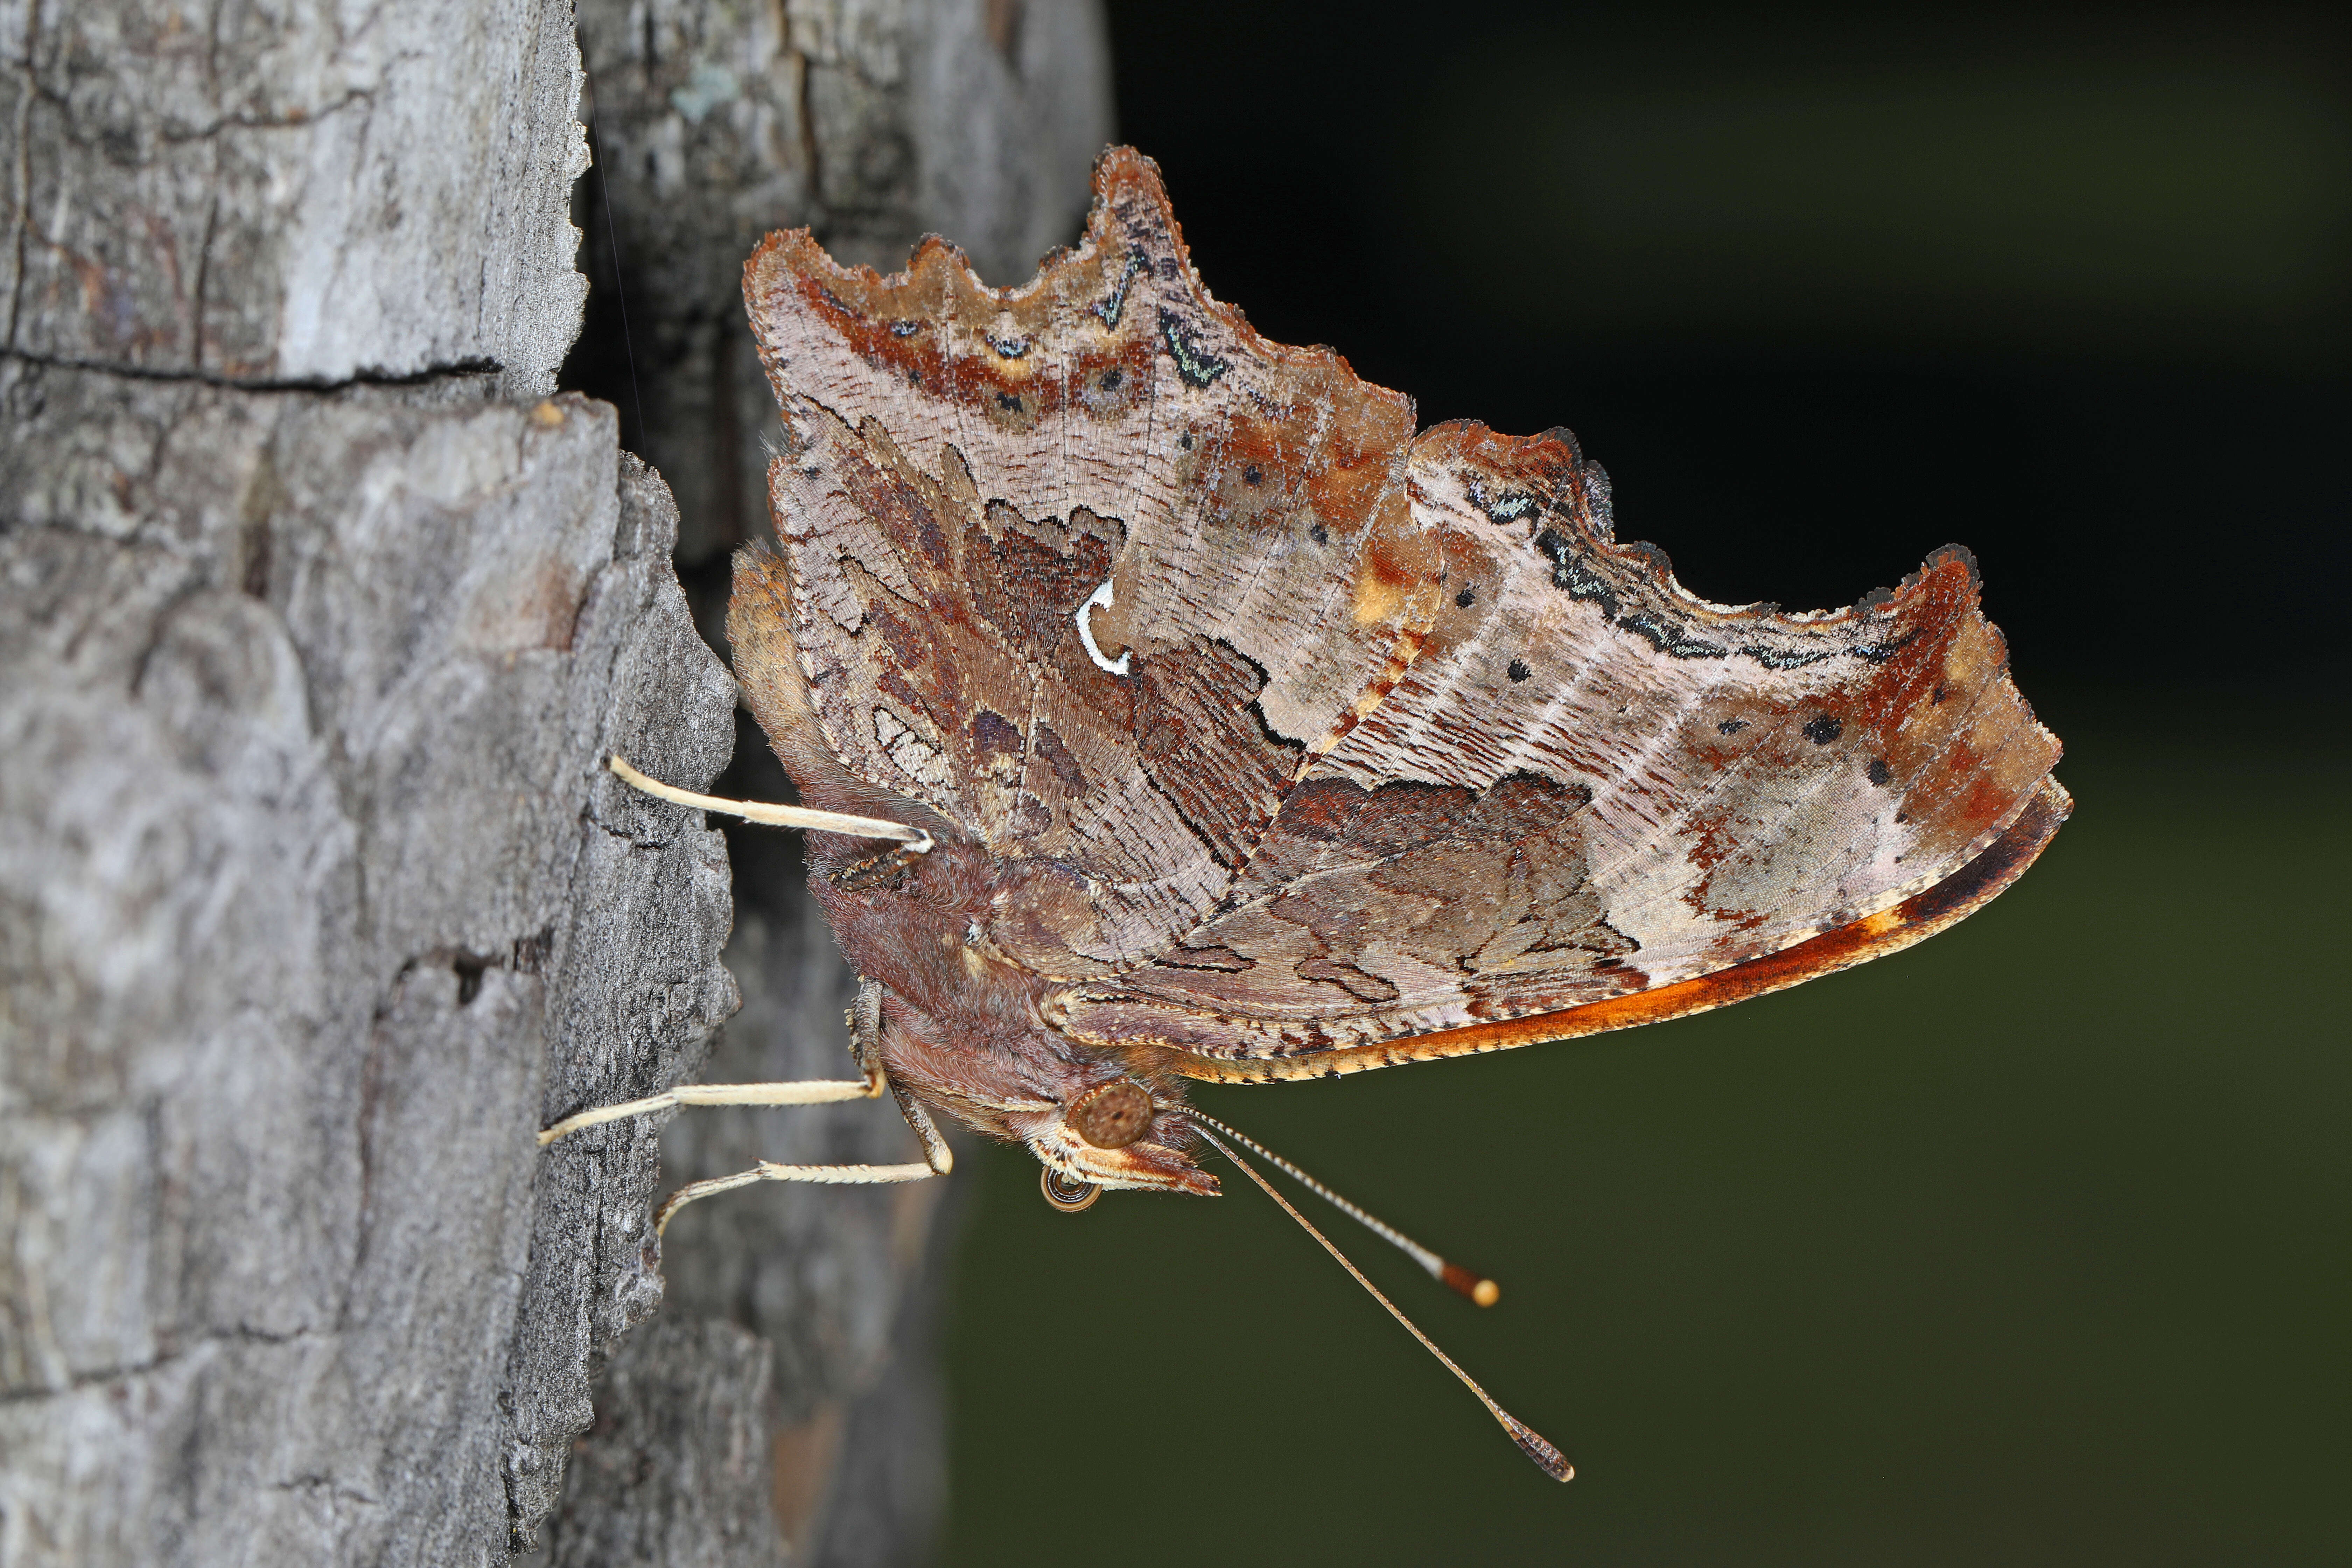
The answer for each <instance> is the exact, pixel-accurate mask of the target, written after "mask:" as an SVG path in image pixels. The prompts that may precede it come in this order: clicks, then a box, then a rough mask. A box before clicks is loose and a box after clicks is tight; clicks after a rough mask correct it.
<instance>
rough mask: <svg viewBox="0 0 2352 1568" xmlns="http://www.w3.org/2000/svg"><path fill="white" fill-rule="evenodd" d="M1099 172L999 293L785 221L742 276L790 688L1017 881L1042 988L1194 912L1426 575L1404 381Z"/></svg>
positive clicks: (1113, 156) (1261, 825) (1005, 934)
mask: <svg viewBox="0 0 2352 1568" xmlns="http://www.w3.org/2000/svg"><path fill="white" fill-rule="evenodd" d="M1096 182H1097V196H1096V203H1095V207H1094V210H1093V213H1092V215H1091V216H1090V218H1089V220H1088V227H1087V236H1086V238H1085V241H1084V243H1082V244H1081V245H1080V246H1079V247H1077V248H1076V250H1073V251H1067V252H1064V253H1062V254H1060V255H1059V256H1057V257H1055V258H1049V259H1048V261H1047V263H1046V265H1045V268H1043V270H1042V271H1041V272H1040V273H1039V275H1038V276H1037V278H1035V279H1033V280H1032V281H1030V282H1029V283H1027V284H1024V285H1023V286H1021V287H1019V288H1017V289H1003V290H998V289H989V288H987V287H986V286H985V285H983V284H982V283H981V282H980V280H979V279H977V278H976V277H974V276H973V275H972V273H971V268H969V267H968V266H967V265H966V264H965V262H964V259H963V258H962V256H961V253H960V252H959V251H957V250H956V249H955V248H954V247H951V246H949V245H946V244H945V243H943V242H940V241H938V240H936V239H933V240H929V241H926V242H925V243H924V244H923V245H922V246H921V247H919V248H918V249H917V251H916V252H915V255H914V257H913V258H912V260H911V262H910V264H909V266H908V270H907V271H906V272H904V273H901V274H898V275H895V276H891V277H884V276H881V275H879V274H877V273H876V272H874V271H873V270H872V269H870V268H842V267H838V266H836V265H835V263H834V262H833V261H832V259H831V258H829V257H827V256H826V255H825V254H824V250H823V249H822V247H819V246H817V245H816V244H815V243H814V240H813V239H812V238H810V237H809V236H808V235H807V233H806V232H805V231H796V232H793V233H788V234H781V235H773V236H771V237H769V238H768V239H767V241H766V242H765V243H763V244H762V245H761V247H760V248H759V250H758V251H757V252H755V253H754V255H753V256H752V258H751V261H750V263H749V264H748V265H747V268H746V270H745V277H744V290H745V297H746V301H747V303H748V305H749V306H750V309H751V320H752V325H753V329H754V333H755V336H756V337H757V339H758V342H759V346H760V352H761V358H762V361H763V363H765V365H766V367H767V370H768V374H769V376H770V379H771V381H772V384H773V385H774V388H775V390H776V394H777V397H778V401H779V403H780V405H781V406H782V410H783V413H784V421H785V427H786V437H787V451H786V453H785V455H783V456H782V457H780V458H778V459H777V460H776V462H775V463H774V464H772V466H771V469H770V497H771V502H772V508H773V510H774V512H775V516H776V519H777V530H778V533H779V535H780V538H781V540H782V547H783V549H782V554H783V558H784V560H785V562H786V563H787V565H788V567H789V570H790V574H791V593H790V595H789V599H790V611H791V614H792V616H793V638H794V641H795V643H796V644H797V646H798V647H799V649H800V654H801V659H802V664H803V675H804V685H805V688H806V690H807V692H808V696H809V708H810V710H812V711H813V712H814V716H815V718H816V719H817V721H818V722H819V724H820V726H821V728H822V730H823V732H824V738H825V742H826V743H827V745H828V747H829V749H830V750H831V752H832V753H833V755H834V756H835V759H836V760H837V761H838V762H839V763H841V765H842V766H843V767H844V768H845V769H846V770H847V771H848V773H851V774H853V775H856V776H857V777H860V778H862V779H864V780H865V781H866V783H867V784H870V785H872V786H873V787H875V788H877V789H881V790H884V791H887V792H895V793H897V794H898V795H902V796H905V797H907V798H908V799H911V800H915V801H919V802H922V803H924V804H925V805H929V806H930V807H931V808H933V809H935V810H936V811H938V812H939V813H940V814H941V815H942V816H946V817H947V818H949V819H950V821H952V822H954V823H956V824H958V825H960V826H961V828H962V829H963V830H964V831H965V832H966V833H968V834H970V835H971V837H974V838H976V839H978V840H979V841H980V842H981V843H982V844H983V845H984V846H985V847H987V849H988V850H989V851H990V852H991V853H992V855H995V856H997V857H999V858H1003V859H1004V860H1006V861H1008V862H1013V863H1014V865H1015V866H1016V868H1018V869H1017V872H1016V874H1017V875H1018V876H1024V877H1027V878H1028V879H1030V882H1031V883H1033V884H1034V885H1025V886H1023V887H1021V888H1018V889H1015V892H1014V894H1013V896H1012V897H1009V898H1008V899H1007V900H1005V905H1004V907H1005V910H1006V913H1005V916H1004V918H1003V920H1002V921H999V922H997V924H996V925H994V926H993V927H992V929H991V931H990V933H989V934H990V937H991V940H992V942H994V944H995V946H996V947H997V949H998V950H999V951H1000V952H1003V954H1004V955H1006V956H1007V957H1010V958H1012V959H1013V960H1014V961H1015V962H1017V963H1023V964H1024V965H1027V966H1028V967H1031V968H1033V969H1034V970H1035V971H1037V972H1038V973H1045V974H1049V975H1085V974H1092V973H1103V972H1104V971H1106V970H1107V969H1113V968H1118V967H1121V966H1125V965H1128V964H1131V963H1136V962H1139V961H1140V959H1141V958H1142V957H1143V956H1145V955H1147V954H1148V953H1150V952H1153V951H1157V950H1158V949H1160V948H1161V947H1164V946H1165V945H1166V944H1167V943H1169V942H1171V941H1172V940H1173V939H1174V937H1175V936H1176V934H1177V933H1179V932H1181V931H1183V930H1186V929H1188V928H1189V927H1191V926H1193V925H1195V924H1197V923H1198V922H1199V921H1201V920H1202V919H1204V918H1206V916H1207V915H1208V914H1209V913H1210V912H1211V911H1212V910H1213V909H1214V908H1215V907H1216V905H1217V904H1218V903H1219V902H1220V901H1221V900H1223V898H1224V897H1225V896H1226V894H1227V892H1228V891H1229V889H1230V887H1231V885H1232V881H1233V879H1234V876H1235V874H1236V872H1237V870H1238V868H1239V867H1241V866H1242V865H1243V864H1244V863H1245V862H1246V860H1247V859H1248V858H1249V857H1250V855H1251V854H1252V853H1253V852H1254V850H1255V847H1256V845H1257V842H1258V840H1259V838H1260V837H1261V836H1262V835H1263V834H1264V832H1265V829H1266V827H1267V826H1268V825H1269V824H1270V823H1271V822H1272V821H1273V820H1274V817H1275V815H1276V812H1277V811H1278V809H1279V808H1280V805H1281V801H1282V798H1283V795H1285V794H1286V792H1287V791H1288V789H1289V788H1290V787H1291V785H1292V784H1294V783H1295V782H1296V780H1297V776H1298V774H1299V772H1300V771H1301V769H1302V768H1303V767H1305V766H1306V765H1307V764H1308V763H1310V762H1311V761H1312V759H1313V758H1315V757H1317V756H1318V755H1321V754H1323V753H1325V752H1328V751H1329V750H1330V749H1331V748H1332V746H1334V745H1335V744H1337V743H1338V742H1339V739H1340V737H1341V736H1342V735H1344V734H1345V732H1346V731H1347V730H1348V729H1349V727H1350V726H1352V725H1353V724H1354V723H1355V722H1356V721H1357V719H1358V717H1359V716H1360V713H1361V712H1362V711H1364V710H1368V709H1369V708H1370V707H1371V706H1373V705H1375V704H1376V703H1377V702H1378V701H1379V700H1380V698H1381V696H1382V695H1384V694H1385V693H1386V692H1387V690H1388V689H1390V688H1391V686H1393V684H1394V683H1395V682H1396V681H1397V680H1398V679H1401V678H1402V675H1403V673H1404V671H1405V669H1406V668H1407V667H1408V666H1409V664H1410V663H1411V661H1412V656H1413V654H1414V652H1415V651H1416V650H1417V649H1418V647H1419V646H1420V640H1421V638H1422V637H1423V636H1424V635H1425V634H1426V632H1427V629H1428V626H1429V625H1430V623H1431V621H1432V619H1433V614H1434V606H1435V604H1436V597H1437V587H1438V584H1437V577H1438V573H1439V563H1438V559H1437V552H1436V550H1435V548H1434V546H1433V544H1432V543H1430V542H1429V541H1428V540H1427V539H1426V538H1425V536H1424V532H1423V530H1421V529H1420V528H1419V527H1418V525H1417V524H1416V521H1415V520H1414V518H1413V516H1412V510H1411V507H1410V504H1409V501H1408V498H1407V495H1406V491H1405V485H1404V458H1405V451H1406V447H1407V443H1408V442H1409V441H1410V439H1411V437H1412V404H1411V402H1410V400H1408V399H1406V398H1404V397H1402V395H1399V394H1396V393H1392V392H1389V391H1386V390H1384V389H1381V388H1379V387H1373V386H1370V385H1368V384H1364V383H1362V382H1360V381H1359V380H1357V379H1356V377H1355V376H1354V375H1353V374H1352V373H1351V372H1350V371H1349V368H1348V366H1347V363H1346V362H1345V361H1344V360H1342V359H1340V358H1339V356H1338V355H1337V354H1334V353H1331V352H1330V351H1328V350H1326V349H1292V348H1285V347H1281V346H1279V345H1275V344H1270V343H1267V342H1265V340H1264V339H1263V338H1261V337H1259V335H1258V334H1257V333H1256V332H1255V331H1252V330H1251V329H1250V328H1249V326H1248V324H1247V323H1246V322H1245V321H1243V320H1242V318H1241V316H1240V314H1239V313H1238V312H1237V311H1234V310H1232V309H1230V308H1229V307H1226V306H1223V305H1221V304H1219V303H1217V302H1216V301H1215V300H1213V299H1212V298H1210V296H1209V294H1208V292H1207V290H1206V289H1204V288H1202V285H1201V283H1200V280H1199V279H1198V277H1197V276H1196V275H1195V274H1194V273H1193V271H1192V267H1191V264H1190V261H1189V260H1188V258H1187V257H1186V254H1185V251H1184V247H1183V242H1182V237H1181V234H1180V232H1179V231H1178V229H1177V226H1176V223H1175V220H1174V217H1173V216H1172V215H1171V213H1170V211H1169V207H1168V203H1167V198H1166V195H1165V194H1164V192H1163V191H1162V190H1161V188H1160V180H1159V176H1158V174H1157V171H1156V170H1155V169H1154V167H1153V166H1152V164H1151V163H1150V160H1148V159H1144V158H1142V157H1140V156H1139V155H1138V154H1136V153H1132V152H1131V151H1128V150H1124V149H1119V150H1114V151H1113V152H1112V153H1108V154H1106V155H1105V157H1104V158H1103V160H1102V161H1101V163H1099V164H1098V165H1097V171H1096ZM1080 616H1086V617H1087V619H1086V621H1085V623H1084V624H1085V627H1086V630H1087V636H1086V637H1081V636H1080V635H1079V634H1080V625H1081V623H1080V618H1079V617H1080ZM1089 641H1091V644H1092V647H1089V646H1088V643H1089ZM781 749H782V743H781V742H780V750H781ZM802 783H803V788H807V787H808V786H809V783H810V781H807V780H803V781H802Z"/></svg>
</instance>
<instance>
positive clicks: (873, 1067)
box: [654, 980, 955, 1235]
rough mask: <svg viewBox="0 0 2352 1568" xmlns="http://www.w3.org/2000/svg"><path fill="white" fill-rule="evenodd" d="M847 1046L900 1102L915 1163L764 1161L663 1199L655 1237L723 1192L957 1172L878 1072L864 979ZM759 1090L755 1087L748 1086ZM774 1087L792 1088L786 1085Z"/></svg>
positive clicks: (873, 993)
mask: <svg viewBox="0 0 2352 1568" xmlns="http://www.w3.org/2000/svg"><path fill="white" fill-rule="evenodd" d="M849 1048H850V1049H851V1050H852V1051H853V1052H855V1053H856V1057H857V1065H858V1068H860V1070H862V1071H863V1072H864V1074H865V1075H866V1076H865V1079H864V1081H865V1082H866V1083H869V1084H872V1085H873V1086H874V1088H873V1089H872V1090H870V1091H868V1092H872V1093H879V1092H880V1091H881V1090H882V1089H884V1088H885V1087H887V1088H888V1089H889V1090H890V1098H891V1099H893V1100H897V1101H898V1113H899V1114H900V1115H902V1116H904V1117H905V1118H906V1119H907V1125H908V1127H910V1128H912V1129H913V1130H914V1133H915V1137H916V1138H917V1140H918V1141H919V1142H921V1143H922V1145H923V1158H922V1160H921V1162H920V1163H908V1164H904V1165H779V1164H777V1163H775V1162H774V1161H772V1160H762V1161H761V1162H760V1163H759V1164H758V1165H756V1166H754V1167H753V1168H751V1170H748V1171H742V1172H739V1173H736V1174H734V1175H732V1176H714V1177H712V1178H711V1179H710V1180H709V1181H707V1182H689V1183H688V1184H686V1185H685V1186H682V1187H680V1188H678V1190H677V1191H676V1192H674V1193H672V1194H670V1195H669V1196H668V1197H667V1198H665V1199H664V1200H662V1206H661V1207H660V1209H659V1210H657V1211H656V1213H655V1215H654V1233H655V1234H656V1235H659V1234H660V1233H661V1231H662V1229H663V1227H664V1226H667V1225H668V1224H669V1218H670V1215H674V1214H676V1213H677V1211H678V1210H679V1209H681V1208H684V1207H685V1206H686V1205H688V1204H690V1203H692V1202H693V1201H694V1200H695V1199H697V1198H707V1197H709V1195H710V1194H713V1193H723V1192H727V1191H730V1189H732V1188H735V1187H744V1186H749V1185H751V1184H752V1183H753V1182H819V1183H824V1184H831V1185H861V1186H862V1185H866V1184H871V1183H877V1182H919V1181H922V1180H924V1179H925V1178H926V1177H929V1176H944V1175H946V1174H947V1173H949V1172H950V1171H951V1170H953V1169H954V1168H955V1155H954V1153H953V1152H950V1150H949V1148H948V1143H947V1140H946V1139H944V1138H942V1137H940V1130H939V1128H938V1127H937V1126H936V1125H934V1124H933V1123H932V1121H931V1118H930V1114H929V1112H928V1111H926V1110H924V1109H923V1108H922V1107H921V1106H920V1105H919V1104H917V1103H916V1100H915V1097H914V1096H913V1095H911V1094H909V1093H908V1092H907V1089H906V1087H905V1086H904V1085H902V1084H898V1083H893V1082H891V1081H890V1079H889V1077H888V1075H887V1074H886V1073H885V1072H884V1071H883V1070H882V987H880V986H879V985H877V984H875V983H874V982H873V981H871V980H868V981H866V983H865V984H863V985H861V986H860V987H859V988H858V992H857V1005H856V1006H855V1007H853V1008H851V1009H850V1012H849ZM749 1087H758V1086H749ZM778 1087H791V1086H789V1085H784V1086H778Z"/></svg>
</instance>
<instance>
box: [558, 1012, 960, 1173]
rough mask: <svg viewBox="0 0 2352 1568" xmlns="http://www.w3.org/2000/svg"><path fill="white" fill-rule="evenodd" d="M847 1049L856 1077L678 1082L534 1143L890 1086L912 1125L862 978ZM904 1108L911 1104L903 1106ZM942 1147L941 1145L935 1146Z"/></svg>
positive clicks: (574, 1120)
mask: <svg viewBox="0 0 2352 1568" xmlns="http://www.w3.org/2000/svg"><path fill="white" fill-rule="evenodd" d="M849 1037H850V1050H851V1052H852V1054H853V1055H855V1056H856V1058H857V1069H858V1073H859V1075H860V1076H859V1077H857V1078H856V1079H809V1080H806V1081H803V1082H799V1083H682V1084H679V1085H678V1086H677V1088H676V1089H664V1090H663V1091H662V1092H661V1093H659V1094H649V1095H647V1096H646V1098H645V1099H643V1100H625V1101H624V1102H622V1103H621V1104H619V1105H601V1106H598V1107H597V1108H596V1109H595V1110H583V1111H582V1112H580V1113H579V1114H578V1115H576V1116H567V1117H565V1118H564V1119H563V1120H562V1121H559V1122H557V1123H556V1124H555V1125H554V1126H552V1127H550V1128H546V1129H544V1130H543V1131H541V1133H540V1135H539V1146H540V1147H541V1148H542V1149H544V1148H546V1147H547V1146H548V1145H549V1144H550V1143H552V1142H555V1141H556V1140H557V1139H558V1138H561V1137H562V1136H564V1135H565V1134H566V1133H569V1132H577V1131H580V1130H581V1129H582V1128H583V1127H598V1126H602V1125H603V1124H604V1123H605V1122H607V1121H621V1120H623V1119H624V1118H626V1117H631V1116H643V1115H645V1114H646V1113H647V1112H648V1111H655V1110H668V1109H669V1108H670V1107H671V1106H673V1105H827V1104H831V1103H833V1102H834V1101H836V1100H872V1099H874V1098H875V1097H876V1096H877V1095H879V1094H880V1093H881V1092H882V1091H883V1089H886V1088H887V1089H890V1090H891V1092H892V1095H893V1097H894V1098H895V1099H897V1100H898V1106H899V1110H901V1112H903V1113H905V1114H906V1115H907V1117H908V1123H909V1124H910V1125H912V1124H913V1120H914V1118H915V1117H917V1116H920V1115H922V1110H921V1108H920V1107H919V1106H915V1105H914V1101H913V1100H910V1099H908V1097H907V1095H906V1094H905V1093H903V1092H902V1091H900V1090H899V1089H898V1086H897V1085H896V1084H893V1083H891V1082H890V1081H889V1079H888V1078H887V1076H886V1075H885V1074H884V1073H883V1071H882V1051H881V1039H882V988H881V987H880V986H879V985H877V984H875V983H874V982H873V981H870V980H869V981H866V983H865V984H863V985H862V986H861V987H860V988H859V990H858V993H857V1005H856V1006H855V1007H853V1008H851V1009H850V1012H849ZM909 1107H913V1109H912V1110H909V1109H908V1108H909ZM929 1126H930V1120H929V1118H928V1117H925V1118H924V1120H923V1122H922V1125H921V1126H919V1127H917V1128H916V1129H915V1131H916V1132H917V1134H918V1135H919V1136H922V1135H923V1129H924V1128H926V1127H929ZM938 1138H939V1133H938V1131H937V1130H936V1129H934V1130H933V1131H931V1132H930V1133H929V1135H928V1136H927V1137H924V1147H925V1149H926V1150H928V1149H929V1147H930V1145H931V1144H932V1143H933V1142H936V1141H937V1140H938ZM940 1147H941V1148H942V1149H944V1148H945V1147H946V1145H945V1144H940Z"/></svg>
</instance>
